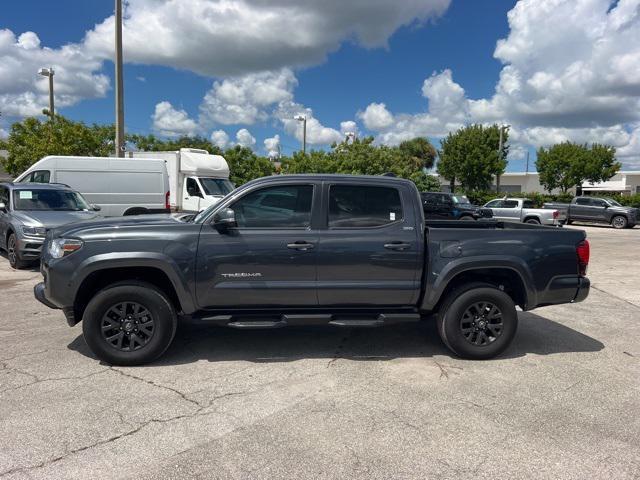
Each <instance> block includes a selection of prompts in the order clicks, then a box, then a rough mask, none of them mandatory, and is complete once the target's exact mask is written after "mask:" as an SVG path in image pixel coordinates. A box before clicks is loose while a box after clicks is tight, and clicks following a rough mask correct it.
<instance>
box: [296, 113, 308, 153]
mask: <svg viewBox="0 0 640 480" xmlns="http://www.w3.org/2000/svg"><path fill="white" fill-rule="evenodd" d="M293 119H294V120H297V121H299V122H302V153H304V154H305V155H306V154H307V116H306V115H296V116H295V117H293Z"/></svg>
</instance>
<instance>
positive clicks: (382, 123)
mask: <svg viewBox="0 0 640 480" xmlns="http://www.w3.org/2000/svg"><path fill="white" fill-rule="evenodd" d="M358 118H360V120H362V122H363V123H364V126H365V127H366V128H368V129H369V130H373V131H376V132H377V131H380V130H384V129H385V128H387V127H390V126H391V125H393V115H392V114H391V112H390V111H389V110H387V106H386V105H385V104H384V103H370V104H369V105H368V106H367V108H365V110H364V111H363V112H358Z"/></svg>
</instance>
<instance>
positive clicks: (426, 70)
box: [0, 0, 640, 171]
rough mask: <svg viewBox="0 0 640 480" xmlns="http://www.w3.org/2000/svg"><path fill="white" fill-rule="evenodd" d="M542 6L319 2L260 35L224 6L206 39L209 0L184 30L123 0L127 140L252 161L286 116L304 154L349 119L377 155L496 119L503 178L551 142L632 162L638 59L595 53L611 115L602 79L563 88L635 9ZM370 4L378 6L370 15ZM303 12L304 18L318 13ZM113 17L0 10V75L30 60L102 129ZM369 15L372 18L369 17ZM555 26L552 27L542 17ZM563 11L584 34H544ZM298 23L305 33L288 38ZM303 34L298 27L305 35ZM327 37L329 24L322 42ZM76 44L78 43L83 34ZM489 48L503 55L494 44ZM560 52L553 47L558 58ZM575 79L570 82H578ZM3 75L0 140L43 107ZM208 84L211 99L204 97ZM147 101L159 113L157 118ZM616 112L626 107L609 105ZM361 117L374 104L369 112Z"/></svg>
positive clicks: (71, 110) (79, 8)
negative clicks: (194, 144) (218, 143)
mask: <svg viewBox="0 0 640 480" xmlns="http://www.w3.org/2000/svg"><path fill="white" fill-rule="evenodd" d="M191 1H192V0H182V5H183V6H185V7H186V6H188V4H189V3H190V2H191ZM281 1H284V0H277V1H276V0H274V2H273V4H274V7H273V13H274V15H285V16H286V15H288V14H289V7H288V6H287V5H288V4H286V2H285V4H284V5H285V7H286V8H282V9H280V10H279V9H278V8H279V6H278V5H276V4H278V3H279V2H281ZM554 1H555V2H556V3H557V2H558V1H560V0H540V1H538V2H536V1H533V0H525V1H523V2H520V3H521V4H522V5H518V6H517V8H515V9H514V7H515V6H516V2H515V1H514V0H509V1H506V0H492V1H491V2H478V1H472V0H453V1H451V2H449V0H402V1H400V0H399V1H398V5H403V6H405V7H406V8H405V9H404V10H406V12H405V13H406V15H405V17H402V18H392V17H393V16H394V15H396V10H393V9H392V10H388V11H387V10H385V9H388V8H389V7H388V5H386V4H389V2H381V1H376V0H372V1H371V3H367V2H358V1H354V2H353V4H354V5H353V6H350V7H349V8H348V9H347V10H348V11H346V12H343V11H341V9H340V8H339V6H340V5H341V4H340V3H339V2H337V3H336V8H335V9H331V8H330V7H328V8H324V6H322V7H317V11H313V12H311V13H309V12H304V13H301V12H297V11H295V9H293V10H291V12H290V14H291V16H292V17H296V16H298V15H299V16H300V19H301V20H300V21H299V23H293V22H292V23H291V24H288V23H287V20H286V18H284V19H280V20H279V21H278V23H277V24H276V30H277V29H279V28H281V29H282V30H281V31H276V32H274V31H273V30H274V28H273V27H271V25H266V27H265V28H266V29H267V30H266V32H267V33H265V29H261V28H258V27H260V25H259V24H260V22H261V21H263V19H264V18H265V12H264V11H261V10H259V9H258V7H257V6H256V5H254V4H252V0H232V3H234V2H235V3H237V5H238V8H240V9H242V8H244V9H245V10H246V12H242V13H241V14H239V18H232V19H231V21H225V19H224V18H220V25H221V26H220V27H218V26H217V18H216V16H215V12H216V10H215V9H216V8H217V3H218V2H217V1H216V0H207V1H206V2H204V3H205V4H206V3H207V2H209V3H210V4H211V11H210V12H206V11H205V12H204V13H202V12H200V14H199V15H198V13H197V12H195V11H194V17H193V18H192V19H190V18H188V17H187V18H178V15H184V12H182V13H176V12H178V11H177V10H171V9H172V8H178V7H177V6H176V5H178V2H176V0H173V1H171V0H167V2H165V3H166V6H165V7H164V8H163V9H156V10H157V11H156V10H154V9H151V7H150V5H151V4H150V0H132V1H131V2H130V3H129V5H128V8H127V20H126V23H125V48H126V49H127V52H126V59H127V63H126V65H125V118H126V120H125V123H126V127H127V131H129V132H132V133H151V132H154V133H157V134H159V135H160V136H171V135H176V134H179V133H200V134H202V135H205V136H207V137H208V136H209V135H211V132H213V131H216V130H223V131H224V132H226V134H227V135H228V137H229V139H228V141H227V143H228V144H230V143H232V142H235V141H240V140H237V139H236V133H237V132H238V130H240V129H243V128H246V129H247V130H248V131H249V132H250V134H251V135H250V136H249V137H251V136H252V137H253V138H255V144H254V145H253V148H254V149H255V150H256V151H257V152H258V153H261V154H265V153H266V149H265V146H264V145H263V141H264V139H266V138H270V137H274V136H275V135H279V142H280V145H281V148H282V151H283V152H284V153H290V152H291V151H293V150H297V149H298V148H299V145H300V141H299V136H300V135H299V132H298V130H299V128H298V125H297V124H296V123H295V122H290V121H288V116H289V115H291V114H292V113H295V112H297V111H301V112H305V113H307V115H308V116H309V117H313V119H314V122H315V124H313V125H311V126H310V128H312V130H311V132H310V143H312V148H326V142H328V141H330V140H331V139H335V138H339V136H340V135H341V132H340V130H341V127H340V124H341V122H346V121H350V122H355V124H356V125H355V128H357V130H358V132H359V134H361V135H362V134H371V135H374V136H376V139H377V141H378V142H380V143H389V144H394V143H397V142H398V141H400V140H402V139H403V138H405V137H408V136H411V135H413V134H417V135H424V136H427V137H429V138H430V139H432V141H433V142H434V143H436V144H437V142H438V138H439V137H441V136H442V135H444V134H446V132H447V131H449V130H451V129H455V127H456V126H459V125H464V124H468V123H471V122H476V121H477V122H483V123H492V122H504V123H509V124H512V125H513V128H514V138H513V140H514V141H513V155H512V156H511V158H510V164H509V170H512V171H515V170H524V158H525V152H527V151H530V152H531V153H532V154H533V155H532V157H531V158H532V160H531V161H532V163H533V159H534V158H535V157H534V155H535V149H536V148H537V147H540V146H545V145H548V144H550V143H552V142H554V141H562V140H574V141H580V142H582V141H602V142H607V143H612V144H614V145H616V147H617V148H618V149H619V150H620V151H621V159H622V161H623V162H626V164H628V165H635V164H636V162H637V161H638V154H639V152H640V141H639V140H638V137H639V134H638V132H640V127H639V122H640V114H638V113H637V111H636V113H634V110H637V108H636V107H637V106H638V98H639V95H640V88H639V87H638V85H640V78H635V77H634V76H633V75H629V74H628V72H629V62H630V63H631V66H632V67H638V68H640V66H638V63H640V53H638V49H639V48H640V47H635V48H634V47H630V48H629V47H625V48H622V47H615V48H618V49H619V50H620V51H619V52H616V51H615V49H614V51H612V52H608V55H609V56H610V57H611V56H613V57H615V55H616V54H618V56H619V57H620V58H621V59H626V62H627V63H626V64H625V66H624V68H619V69H620V72H621V73H620V77H621V78H622V77H623V76H625V75H626V77H631V78H622V80H624V81H626V82H627V85H626V86H627V87H628V88H626V89H625V91H624V92H621V91H620V88H619V83H620V81H621V80H620V81H618V82H617V83H616V82H611V81H610V80H608V81H609V82H610V83H611V87H610V88H611V92H607V93H608V94H610V96H611V97H612V98H611V104H610V105H605V106H603V105H602V104H601V102H600V101H599V100H598V99H599V98H602V91H599V92H597V91H596V90H598V89H599V90H602V87H603V85H602V82H598V81H597V79H595V80H590V81H584V82H583V83H584V84H578V85H577V86H576V82H577V80H575V79H572V78H571V76H570V75H572V70H571V69H572V65H575V64H576V62H583V63H584V65H585V67H584V68H585V69H588V68H591V69H592V70H593V71H594V72H596V71H597V70H599V71H601V70H602V68H601V65H599V64H598V63H597V62H602V57H603V55H602V52H598V50H597V49H598V48H601V47H599V46H598V45H599V44H600V45H601V44H602V43H605V44H606V43H607V42H609V43H610V44H614V43H615V44H617V43H619V42H620V41H625V42H627V43H628V42H629V41H631V40H635V39H636V37H638V34H637V33H633V32H631V33H629V32H628V31H626V30H628V29H629V28H628V27H627V29H626V30H623V29H621V28H620V27H618V26H616V25H617V24H614V23H613V20H615V19H616V18H617V17H616V18H614V17H613V15H612V10H616V9H617V10H620V12H617V13H618V14H619V15H618V16H622V15H626V16H628V20H629V21H630V22H632V25H633V26H635V27H638V26H639V25H640V24H639V23H638V17H639V16H640V14H638V7H637V4H638V2H637V1H635V0H627V1H621V2H616V3H610V2H607V1H606V0H576V5H578V4H582V5H579V6H577V7H576V5H574V8H571V9H570V10H569V11H566V12H563V11H562V9H561V8H559V7H558V5H555V6H554V8H553V9H551V10H548V11H549V12H552V13H549V14H543V15H542V16H541V15H540V10H541V9H544V7H548V5H546V4H549V3H554ZM300 3H304V2H300ZM327 3H331V2H329V1H328V2H327ZM358 3H361V5H357V4H358ZM374 3H376V4H379V5H376V6H375V8H373V7H371V6H372V5H373V4H374ZM560 3H563V2H560ZM564 3H565V4H566V3H567V2H564ZM569 3H571V2H569ZM311 4H312V5H314V7H313V8H316V5H317V4H313V2H311ZM543 4H545V5H543ZM619 4H621V5H619ZM152 6H153V7H154V8H155V6H154V5H152ZM370 7H371V8H370ZM622 7H625V8H624V9H623V8H622ZM112 8H113V5H112V2H98V1H96V0H91V1H81V0H59V1H56V2H51V1H44V0H25V1H23V2H7V5H5V6H4V8H3V15H2V17H1V18H0V30H2V29H6V30H10V31H11V34H12V35H13V45H11V44H10V40H8V41H7V42H5V47H6V48H5V49H4V50H3V47H2V45H3V44H2V40H1V39H0V61H3V62H4V63H5V64H8V63H10V61H11V60H13V57H17V58H20V59H21V62H22V64H23V70H22V71H21V72H20V73H21V74H22V75H27V76H28V75H30V71H29V68H31V67H30V66H29V65H30V63H29V62H33V63H32V65H33V68H32V69H34V77H35V70H37V68H35V66H36V65H39V63H38V62H42V61H47V60H44V59H50V61H51V62H52V63H53V62H54V61H55V62H57V63H58V64H56V65H54V67H55V68H56V69H57V72H58V73H57V75H56V82H61V87H60V89H61V91H62V92H63V93H64V92H66V93H67V94H68V96H67V97H65V98H64V99H62V100H61V101H59V107H58V111H59V112H60V113H62V114H64V115H67V116H69V117H71V118H74V119H77V120H83V121H85V122H98V123H107V122H113V118H114V113H113V111H114V100H113V88H112V86H113V64H112V62H111V61H110V53H111V52H109V51H108V49H109V48H111V47H110V45H111V43H112V37H110V32H111V30H109V25H108V21H109V17H110V16H111V15H112V13H113V12H112ZM376 8H377V9H378V11H374V10H376ZM634 9H635V10H634ZM163 10H164V11H163ZM254 10H255V11H254ZM511 10H514V11H513V12H512V13H511V17H512V18H511V20H512V21H511V23H510V21H509V17H508V12H510V11H511ZM372 11H373V13H371V12H372ZM34 12H38V14H37V15H34ZM211 12H213V13H212V16H211V20H210V21H209V22H208V23H207V22H203V20H202V16H203V15H205V14H207V13H211ZM594 12H596V13H597V14H599V15H600V18H599V19H598V18H597V15H595V14H594ZM267 13H272V12H267ZM614 13H616V12H614ZM554 14H555V15H557V17H558V18H555V19H554V18H553V15H554ZM154 15H157V18H155V19H154V18H153V16H154ZM251 15H255V16H253V17H252V16H251ZM349 15H353V18H354V19H355V20H354V22H356V23H358V22H361V23H362V25H358V26H356V27H353V29H351V27H350V26H349V25H348V23H349V22H348V21H346V22H345V24H346V25H339V24H340V22H341V19H342V17H341V16H345V17H347V19H348V16H349ZM368 15H371V17H372V18H371V19H368V18H367V16H368ZM375 15H378V16H375ZM544 15H547V17H548V18H545V17H544ZM567 15H569V16H572V15H573V16H574V17H576V18H574V19H573V21H576V22H579V21H581V18H580V15H584V16H585V18H587V17H588V18H589V19H588V21H587V20H585V21H584V22H583V23H584V26H583V30H580V29H579V28H575V27H571V28H567V29H564V30H566V31H564V32H563V31H560V30H562V29H559V28H557V27H558V25H563V22H565V21H570V20H571V19H569V18H567ZM594 17H595V19H594ZM174 18H177V20H176V21H175V26H174V25H173V23H174V22H173V19H174ZM247 18H248V21H246V23H245V25H253V23H252V22H251V20H252V19H254V18H255V19H258V20H257V21H256V24H258V27H256V32H251V31H249V32H248V33H247V30H250V29H251V28H252V27H248V28H245V26H244V25H242V24H241V23H240V25H239V27H238V28H239V30H237V31H234V30H233V29H232V27H227V26H226V25H227V24H233V21H238V22H241V21H243V20H245V19H247ZM296 18H297V17H296ZM167 19H171V21H167ZM153 21H158V22H160V23H159V24H160V25H164V26H165V27H166V28H167V30H166V31H158V30H157V29H155V30H154V29H153V28H152V27H151V26H150V25H153ZM598 21H600V25H601V26H602V25H604V26H605V28H604V33H602V35H603V36H604V38H597V37H593V36H592V35H591V34H590V33H589V31H588V30H593V29H594V25H593V22H598ZM162 22H164V23H162ZM305 22H306V23H305ZM589 22H591V23H589ZM318 24H320V25H321V27H317V25H318ZM222 25H224V26H222ZM298 25H301V27H300V28H301V29H303V30H304V31H302V32H298V31H296V30H295V29H296V28H298ZM304 25H309V26H308V28H306V29H305V27H304ZM334 25H338V26H336V27H335V31H333V30H334ZM611 25H613V26H611ZM192 26H194V27H193V31H194V33H193V38H191V36H192V32H191V31H190V30H191V28H192ZM607 26H608V27H607ZM316 28H318V30H317V31H316V30H314V29H316ZM606 28H609V31H607V30H606ZM240 29H241V30H240ZM288 29H289V30H288ZM322 29H325V30H326V29H329V30H330V32H329V33H327V32H324V31H323V30H322ZM545 29H546V30H545ZM531 30H533V31H534V32H535V33H534V34H532V33H531ZM632 30H633V28H632ZM636 30H638V31H640V28H636ZM25 32H34V33H35V35H37V37H34V36H27V37H24V38H23V37H21V35H23V34H24V33H25ZM86 32H91V33H90V35H88V36H85V34H86ZM381 32H382V33H381ZM298 34H302V35H304V38H303V39H302V40H303V42H304V48H301V47H300V41H298V39H292V38H293V37H295V36H296V35H298ZM245 36H246V37H247V38H244V37H245ZM539 37H544V38H546V40H545V41H542V40H541V39H540V38H539ZM629 37H630V38H629ZM34 38H37V39H38V41H35V40H34ZM501 39H502V41H503V43H504V45H503V46H502V47H499V48H497V45H498V41H499V40H501ZM585 42H587V43H586V48H584V47H585ZM588 42H592V44H589V43H588ZM639 43H640V42H639ZM563 45H565V46H568V47H567V48H565V50H566V51H564V52H563V51H561V50H562V48H561V47H562V46H563ZM572 45H575V48H573V50H574V51H572V47H571V46H572ZM65 46H66V47H65ZM69 46H71V47H72V50H73V52H72V53H69ZM65 48H66V49H67V50H65ZM612 48H613V47H612ZM174 50H175V52H174ZM253 50H256V51H259V52H258V53H259V54H257V53H256V54H254V52H253ZM167 52H170V53H167ZM236 60H237V61H236ZM621 62H622V60H621ZM0 63H2V62H0ZM530 65H532V66H530ZM42 66H45V65H42ZM615 68H616V67H615V66H612V67H611V68H609V69H606V68H605V69H604V70H605V71H606V72H608V73H609V75H608V76H609V77H611V74H612V73H613V74H616V73H618V72H617V71H615ZM72 69H74V73H76V74H77V75H76V77H75V78H73V79H72V78H71V75H70V74H67V72H71V71H72ZM574 70H575V67H574ZM632 70H633V68H632ZM583 71H584V70H583ZM264 72H267V73H264ZM501 72H502V76H501ZM514 72H515V73H514ZM579 72H580V70H578V71H577V72H576V73H573V75H574V76H576V78H577V77H578V76H579ZM625 72H626V73H625ZM2 73H3V72H2V66H0V111H2V112H3V119H2V122H3V123H0V129H4V131H5V132H6V130H7V129H8V127H9V124H10V122H11V121H13V120H17V119H19V118H21V117H22V116H24V115H26V114H29V113H30V112H32V111H36V112H37V110H38V109H39V108H43V107H46V95H45V93H46V92H44V91H43V89H42V84H41V83H38V82H37V79H35V80H34V79H30V80H29V82H31V83H30V84H26V85H18V83H19V82H17V80H16V85H13V84H12V80H11V79H9V77H8V76H6V75H5V76H3V75H2ZM65 74H67V75H66V77H63V76H64V75H65ZM264 75H266V77H265V76H264ZM256 76H257V77H256ZM639 76H640V75H639ZM514 78H515V79H516V80H514ZM3 79H4V80H3ZM514 81H516V82H520V83H519V84H518V88H513V85H514ZM580 81H582V80H580ZM214 82H218V85H219V86H222V88H219V89H216V88H215V86H214ZM589 82H592V83H595V84H598V85H599V87H598V88H595V87H594V86H593V85H592V84H591V83H589ZM578 83H580V82H578ZM274 85H277V93H276V94H274V95H271V94H270V93H269V92H271V90H268V91H267V93H266V94H265V95H266V97H268V98H266V97H265V96H264V95H263V96H258V97H257V98H253V97H252V95H253V93H251V92H252V91H254V90H259V91H262V90H261V89H265V88H267V89H270V88H272V87H274ZM227 87H228V88H227ZM604 87H605V88H606V87H607V86H606V85H605V86H604ZM30 88H31V90H32V92H30V91H29V89H30ZM274 88H276V87H274ZM580 88H582V89H583V90H584V91H583V92H581V91H580ZM20 89H23V90H24V91H21V90H20ZM576 89H577V91H576ZM229 91H230V92H232V95H231V96H233V95H236V94H237V92H240V93H238V95H241V96H242V95H246V96H247V98H248V97H252V98H248V99H245V100H243V101H236V100H234V99H233V98H231V99H230V98H229V94H228V92H229ZM225 92H227V94H225ZM3 94H5V95H4V96H3ZM577 94H580V95H579V96H578V97H577V98H575V99H574V98H573V96H575V95H577ZM205 95H207V96H208V99H206V98H205ZM39 102H40V103H41V102H44V104H42V105H40V104H39ZM161 102H168V103H162V105H163V106H164V107H163V108H162V109H158V105H159V104H161ZM616 102H620V103H619V105H625V104H626V105H627V107H626V108H624V107H623V108H622V109H620V108H616V105H618V103H616ZM3 103H4V104H3ZM380 104H384V106H380ZM371 105H374V107H375V108H368V107H370V106H371ZM252 109H254V110H255V112H254V114H253V115H252V116H250V118H246V116H244V115H243V116H241V117H238V115H237V111H238V110H242V111H247V110H252ZM536 109H537V110H536ZM532 110H533V111H532ZM618 110H619V113H616V112H617V111H618ZM203 112H204V113H203ZM212 112H213V113H212ZM234 112H236V113H234ZM154 113H155V116H154ZM289 120H290V119H289ZM345 128H347V129H352V128H353V125H352V126H346V127H343V128H342V133H344V131H345ZM0 133H1V132H0ZM238 138H240V137H238Z"/></svg>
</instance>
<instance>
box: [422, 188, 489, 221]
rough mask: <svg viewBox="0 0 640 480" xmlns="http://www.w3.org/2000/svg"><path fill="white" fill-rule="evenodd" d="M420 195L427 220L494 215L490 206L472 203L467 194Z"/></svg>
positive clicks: (471, 218)
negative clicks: (479, 205) (484, 206)
mask: <svg viewBox="0 0 640 480" xmlns="http://www.w3.org/2000/svg"><path fill="white" fill-rule="evenodd" d="M420 197H421V198H422V208H423V210H424V216H425V218H426V219H427V220H429V219H433V220H479V219H481V218H492V217H493V213H492V212H491V209H490V208H483V207H478V206H477V205H472V204H471V202H470V201H469V199H468V198H467V197H466V196H465V195H454V194H452V193H442V192H422V193H421V194H420Z"/></svg>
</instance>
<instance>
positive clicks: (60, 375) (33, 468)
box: [0, 227, 640, 480]
mask: <svg viewBox="0 0 640 480" xmlns="http://www.w3.org/2000/svg"><path fill="white" fill-rule="evenodd" d="M576 228H584V229H585V230H587V231H588V235H589V239H590V241H591V247H592V251H591V259H592V260H591V264H590V267H589V276H590V278H591V281H592V285H593V289H592V291H591V295H590V296H589V298H588V299H587V300H586V301H585V302H583V303H581V304H576V305H563V306H555V307H547V308H542V309H539V310H535V311H533V312H530V313H522V312H521V313H520V328H519V332H518V334H517V336H516V339H515V341H514V344H513V346H512V347H511V348H510V349H509V350H508V351H507V352H506V354H504V355H502V356H501V357H500V358H498V359H495V360H490V361H484V362H473V361H464V360H460V359H457V358H454V357H452V356H451V355H450V354H449V352H448V350H446V349H445V347H444V346H443V345H442V344H441V343H440V339H439V338H438V336H437V334H436V331H435V328H433V326H432V325H424V326H399V327H388V328H383V329H373V330H352V331H348V330H338V329H335V330H334V329H330V328H296V329H284V330H277V331H250V332H245V331H235V330H230V329H229V330H226V329H203V328H202V327H197V326H183V327H182V328H180V329H179V331H178V334H177V337H176V340H175V342H174V344H173V346H172V347H171V348H170V350H169V351H168V352H167V354H165V356H164V357H163V358H162V359H161V360H160V361H159V362H156V363H154V364H153V365H150V366H146V367H135V368H120V367H117V368H110V367H108V366H106V365H104V364H100V363H99V362H98V361H97V360H96V359H95V358H94V357H93V356H92V355H91V353H90V352H89V350H88V349H87V347H86V346H85V343H84V341H83V339H82V335H81V329H80V327H79V326H76V327H75V328H69V327H68V326H67V325H66V323H65V321H64V317H63V315H62V313H61V312H56V311H52V310H49V309H47V308H46V307H44V306H43V305H41V304H39V303H38V302H37V301H36V300H35V299H34V298H33V295H32V286H33V285H34V284H35V283H36V282H37V281H39V278H40V274H39V273H38V272H37V271H36V270H32V271H19V272H16V271H12V270H11V269H10V268H9V266H8V262H7V261H6V258H0V366H1V368H2V370H1V371H0V478H1V479H40V478H42V479H57V478H60V479H74V478H100V479H103V478H136V479H168V478H224V479H229V478H242V479H244V478H247V479H260V478H295V479H304V478H350V479H353V478H356V479H357V478H362V479H391V478H403V479H404V478H416V479H427V478H439V479H461V478H462V479H465V478H469V479H478V478H487V479H489V478H490V479H496V478H501V479H507V478H509V479H516V478H536V479H563V478H572V479H574V478H575V479H581V480H582V479H585V478H590V479H591V478H607V479H620V478H640V288H638V285H640V227H636V228H635V229H633V230H623V231H617V230H613V229H611V228H608V227H576Z"/></svg>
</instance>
